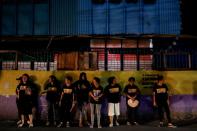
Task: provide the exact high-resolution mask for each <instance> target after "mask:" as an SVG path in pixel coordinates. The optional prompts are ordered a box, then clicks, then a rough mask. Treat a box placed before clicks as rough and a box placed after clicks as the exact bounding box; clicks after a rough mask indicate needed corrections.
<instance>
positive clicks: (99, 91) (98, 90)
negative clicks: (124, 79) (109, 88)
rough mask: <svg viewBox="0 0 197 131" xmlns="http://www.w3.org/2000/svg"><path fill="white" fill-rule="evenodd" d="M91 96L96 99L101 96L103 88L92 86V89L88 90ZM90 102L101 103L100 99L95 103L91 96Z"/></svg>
mask: <svg viewBox="0 0 197 131" xmlns="http://www.w3.org/2000/svg"><path fill="white" fill-rule="evenodd" d="M90 92H91V93H92V95H93V96H95V97H97V96H100V95H102V94H103V87H102V86H99V87H98V88H96V87H95V86H92V89H91V90H90ZM90 102H91V103H93V104H101V103H102V97H100V98H99V99H98V101H95V100H94V99H93V98H92V97H91V96H90Z"/></svg>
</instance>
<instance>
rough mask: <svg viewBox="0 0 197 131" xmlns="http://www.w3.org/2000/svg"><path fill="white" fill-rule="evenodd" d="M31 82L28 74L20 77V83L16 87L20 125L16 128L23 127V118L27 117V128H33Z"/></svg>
mask: <svg viewBox="0 0 197 131" xmlns="http://www.w3.org/2000/svg"><path fill="white" fill-rule="evenodd" d="M31 86H32V84H31V82H30V80H29V75H28V74H23V75H22V76H21V81H20V83H19V85H18V86H17V99H18V104H19V110H20V116H21V123H20V124H19V125H18V127H23V126H24V124H25V116H26V115H27V116H28V119H29V121H28V122H27V123H28V124H29V127H33V115H32V99H31V98H32V97H31V94H32V92H31Z"/></svg>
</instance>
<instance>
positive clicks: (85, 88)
mask: <svg viewBox="0 0 197 131" xmlns="http://www.w3.org/2000/svg"><path fill="white" fill-rule="evenodd" d="M74 86H75V91H76V96H77V101H78V102H79V103H83V102H88V101H89V91H90V89H91V86H90V83H89V81H87V80H78V81H77V82H75V83H74Z"/></svg>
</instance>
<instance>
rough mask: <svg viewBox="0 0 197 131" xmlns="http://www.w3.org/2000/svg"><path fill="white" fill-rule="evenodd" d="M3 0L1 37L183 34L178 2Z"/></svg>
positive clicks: (1, 7)
mask: <svg viewBox="0 0 197 131" xmlns="http://www.w3.org/2000/svg"><path fill="white" fill-rule="evenodd" d="M94 1H96V0H1V2H0V21H1V22H0V26H1V28H0V29H1V30H0V34H1V35H84V34H107V35H115V34H180V31H181V18H180V4H179V0H151V1H153V2H151V3H147V1H148V0H114V1H119V2H115V3H114V2H111V0H104V1H103V2H102V3H94Z"/></svg>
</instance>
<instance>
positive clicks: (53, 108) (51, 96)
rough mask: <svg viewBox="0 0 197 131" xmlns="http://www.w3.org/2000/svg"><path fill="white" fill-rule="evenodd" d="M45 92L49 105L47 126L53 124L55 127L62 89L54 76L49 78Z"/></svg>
mask: <svg viewBox="0 0 197 131" xmlns="http://www.w3.org/2000/svg"><path fill="white" fill-rule="evenodd" d="M44 90H45V91H44V93H46V100H47V104H48V118H47V122H46V126H49V125H50V124H51V123H53V125H54V126H55V125H56V124H57V123H56V122H57V108H58V102H59V96H60V94H59V92H60V91H59V90H60V87H59V83H58V81H57V79H56V77H55V76H54V75H51V76H49V80H48V84H47V85H46V86H45V88H44Z"/></svg>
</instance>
